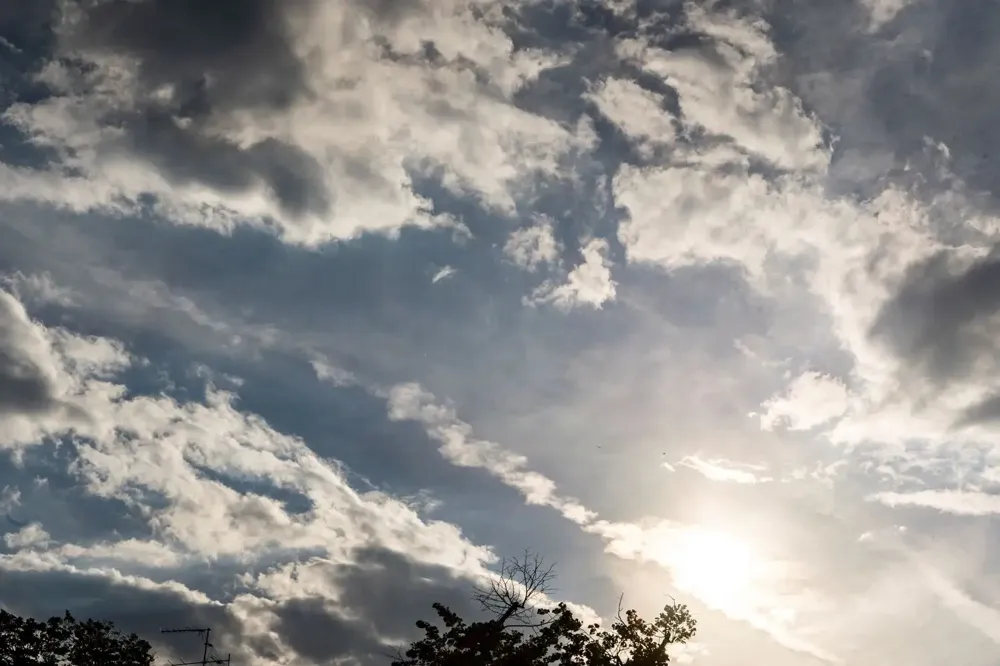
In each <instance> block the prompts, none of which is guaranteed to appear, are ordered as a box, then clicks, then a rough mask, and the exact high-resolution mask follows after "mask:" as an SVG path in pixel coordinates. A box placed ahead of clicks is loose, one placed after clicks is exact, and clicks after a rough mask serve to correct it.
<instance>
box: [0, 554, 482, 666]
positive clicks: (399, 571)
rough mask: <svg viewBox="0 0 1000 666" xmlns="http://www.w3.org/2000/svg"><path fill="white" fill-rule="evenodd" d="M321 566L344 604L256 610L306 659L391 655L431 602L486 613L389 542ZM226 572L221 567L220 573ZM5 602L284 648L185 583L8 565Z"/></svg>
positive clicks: (316, 602)
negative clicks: (145, 582)
mask: <svg viewBox="0 0 1000 666" xmlns="http://www.w3.org/2000/svg"><path fill="white" fill-rule="evenodd" d="M302 566H310V567H322V568H323V569H324V570H325V572H324V573H325V574H326V576H327V578H328V579H329V581H330V583H331V584H332V585H333V586H335V587H336V588H338V589H339V590H340V591H341V592H340V596H339V598H338V601H337V602H336V603H333V602H332V601H331V600H330V599H326V598H321V597H294V598H289V599H285V600H279V601H278V603H276V604H261V605H260V606H259V607H256V608H253V607H251V609H250V610H249V612H250V613H251V614H254V613H263V614H268V615H270V616H271V624H272V626H273V629H274V630H275V631H276V632H277V633H278V635H279V636H281V638H282V640H283V641H284V642H285V644H286V645H287V646H288V647H289V648H290V649H291V650H293V651H294V653H295V654H296V655H298V657H300V658H304V659H307V660H309V661H312V662H314V663H329V662H330V661H331V660H335V659H338V658H344V657H351V658H353V659H354V660H356V662H355V663H359V664H366V665H367V664H372V665H374V664H382V663H386V662H387V658H386V656H385V655H386V654H388V653H389V651H390V650H389V648H388V647H387V646H386V645H385V643H384V642H383V641H384V640H386V639H393V640H398V639H404V640H410V639H412V638H415V637H416V636H417V634H418V633H419V631H418V630H417V629H416V627H415V623H416V621H417V620H418V619H434V611H433V609H432V608H431V604H433V603H434V602H441V603H444V604H445V605H447V606H449V607H451V608H452V609H453V610H455V611H456V612H458V613H459V614H461V615H463V616H465V617H478V615H477V611H476V609H475V608H474V607H473V606H472V603H471V601H470V592H471V588H470V584H469V582H468V581H465V580H460V579H456V578H455V577H454V576H453V575H452V574H451V573H450V572H448V571H447V570H445V569H442V568H440V567H434V566H429V565H423V564H419V563H415V562H413V561H410V560H408V559H407V558H406V557H405V556H404V555H401V554H399V553H394V552H390V551H386V550H382V549H377V548H373V549H365V550H363V551H361V552H359V553H358V554H357V558H356V561H355V563H354V564H351V565H344V566H332V565H329V564H327V563H323V562H316V563H303V564H302ZM220 573H221V572H217V575H218V574H220ZM0 588H2V590H3V603H4V605H5V606H6V607H7V608H9V609H11V610H12V611H13V612H15V613H19V614H23V615H29V616H33V617H37V618H46V617H49V616H51V615H58V614H62V612H63V611H65V610H69V611H70V612H71V613H73V614H74V615H76V616H77V617H83V618H94V619H101V620H109V621H112V622H114V623H115V624H116V625H117V626H118V627H119V628H120V629H122V630H124V631H126V632H132V631H134V632H136V633H137V634H139V635H140V636H141V637H143V638H145V639H147V640H149V641H150V642H151V643H153V644H154V645H157V646H159V647H160V649H163V648H164V647H165V648H167V649H169V650H171V651H173V652H174V654H176V655H178V656H181V657H183V656H185V655H187V654H192V653H193V652H194V651H196V648H197V645H198V640H197V638H193V637H190V636H184V635H173V636H163V635H161V633H160V631H161V630H162V629H170V628H179V627H211V629H212V635H213V638H214V640H213V644H214V645H215V649H216V651H217V652H220V653H222V654H223V655H225V653H227V652H232V653H233V657H234V659H239V660H242V661H243V663H246V660H247V659H249V658H252V657H254V656H257V657H262V658H269V657H270V658H276V657H278V656H280V654H281V650H280V648H279V646H278V645H276V644H275V643H274V642H273V641H272V639H270V638H269V637H268V636H267V635H266V634H261V633H257V632H250V631H248V630H247V629H246V628H245V627H244V624H243V622H242V620H241V619H240V613H242V612H244V611H243V610H240V611H239V612H236V611H235V610H234V608H233V607H231V606H227V605H225V604H208V603H204V602H201V601H198V600H196V599H194V598H193V597H190V596H188V595H186V594H184V593H182V592H180V591H179V590H177V589H171V588H156V587H151V586H139V585H136V584H134V583H130V582H129V581H127V580H121V579H115V578H113V577H109V576H102V575H94V574H85V573H80V572H68V571H5V570H2V569H0Z"/></svg>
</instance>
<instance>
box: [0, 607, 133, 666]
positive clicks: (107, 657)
mask: <svg viewBox="0 0 1000 666" xmlns="http://www.w3.org/2000/svg"><path fill="white" fill-rule="evenodd" d="M152 663H153V653H152V647H151V646H150V644H149V643H147V642H146V641H144V640H142V639H141V638H139V637H138V636H136V635H135V634H130V635H128V636H126V635H124V634H122V633H121V632H120V631H118V630H117V629H115V627H114V625H112V624H111V623H110V622H97V621H94V620H85V621H81V620H77V619H76V618H74V617H73V616H72V615H70V614H69V612H68V611H67V613H66V614H65V615H64V616H62V617H53V618H50V619H49V620H48V621H47V622H40V621H38V620H33V619H31V618H24V617H19V616H17V615H14V614H12V613H8V612H7V611H4V610H0V666H24V665H26V664H31V665H32V666H35V665H38V666H151V664H152Z"/></svg>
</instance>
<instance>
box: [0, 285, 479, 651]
mask: <svg viewBox="0 0 1000 666" xmlns="http://www.w3.org/2000/svg"><path fill="white" fill-rule="evenodd" d="M2 296H3V303H4V305H5V308H6V309H5V312H7V313H8V314H7V316H8V319H9V321H8V322H7V329H8V330H9V331H15V332H16V335H14V334H8V336H7V337H8V339H12V340H13V341H15V342H16V344H7V343H5V350H6V354H7V357H8V358H9V359H10V361H9V363H11V364H14V363H16V364H17V365H15V366H14V367H22V366H23V365H24V358H35V359H36V360H37V361H38V363H39V364H44V365H43V367H46V368H48V369H49V371H50V372H51V376H50V377H49V378H48V379H49V381H48V383H46V384H45V386H47V387H68V388H69V389H71V390H66V391H62V392H61V391H59V390H58V388H50V389H48V390H47V392H45V393H44V394H42V395H45V396H50V397H49V398H48V399H47V401H41V400H39V401H36V402H39V403H40V406H38V407H36V405H35V403H32V404H31V405H27V406H25V405H24V404H22V403H20V402H15V403H8V405H7V407H8V409H14V408H16V409H18V410H20V412H21V415H20V416H18V418H26V417H25V416H24V414H26V413H28V412H29V411H30V412H31V414H32V415H33V414H34V413H36V412H37V411H38V410H39V409H41V408H42V407H50V408H51V405H52V404H54V403H55V401H56V400H57V398H56V397H51V396H58V399H61V400H63V401H66V402H67V403H69V404H72V405H73V406H74V407H75V408H76V409H77V410H78V411H80V412H82V413H84V414H85V417H86V418H82V419H78V420H68V419H67V418H65V417H64V416H63V417H60V414H58V413H55V414H53V415H52V416H50V417H45V418H38V419H35V420H33V421H31V422H30V423H31V425H32V426H33V429H18V428H13V429H11V428H10V427H7V428H6V429H5V437H6V438H7V439H8V440H11V441H7V442H6V443H7V444H8V445H19V446H22V447H25V446H28V447H33V448H32V449H30V450H32V451H34V450H35V449H37V448H38V447H41V446H42V444H41V443H40V441H41V439H42V437H43V435H44V436H45V437H46V438H54V439H61V438H65V437H68V436H72V437H73V442H74V446H73V448H72V451H71V453H70V455H69V457H68V458H62V459H60V458H58V457H48V456H46V457H44V459H45V460H46V463H47V465H49V476H50V477H51V478H53V479H58V478H60V477H59V475H68V477H69V478H70V479H72V487H73V488H75V492H77V493H80V494H81V499H79V500H77V501H78V502H83V501H88V502H95V501H96V502H99V503H104V507H105V511H107V507H108V506H117V507H126V508H127V513H129V514H131V518H132V520H133V521H136V522H133V523H132V527H131V528H130V529H129V530H126V531H124V532H122V531H119V528H121V527H123V525H121V524H119V525H118V526H117V527H116V528H115V529H107V528H104V529H100V528H99V527H98V524H92V525H91V524H89V523H87V524H83V525H81V524H75V525H69V524H67V523H66V522H65V521H62V520H60V519H58V518H57V516H44V517H41V518H39V519H37V520H35V521H34V522H32V523H31V524H30V525H27V526H24V527H22V528H20V529H19V530H17V531H15V532H8V534H6V536H5V537H4V540H3V544H4V545H5V546H6V548H7V549H8V551H7V552H6V553H0V576H2V577H3V578H4V580H5V582H4V590H5V602H6V603H7V604H8V605H9V607H11V608H14V609H15V610H17V611H19V612H31V613H36V614H40V613H50V612H60V609H58V608H51V604H52V601H51V600H55V599H58V601H56V602H55V603H58V604H64V605H65V606H66V607H71V608H72V609H73V610H74V612H79V613H91V614H95V616H98V617H113V618H116V619H120V620H121V623H122V625H123V626H124V627H126V628H136V627H137V628H141V629H142V630H143V632H144V634H152V633H155V630H156V629H158V628H159V627H155V628H154V627H150V626H142V622H143V619H142V618H143V617H150V616H152V614H155V613H157V612H159V613H161V614H163V615H161V616H160V620H161V621H163V620H164V618H170V621H171V622H174V623H175V624H186V623H188V622H189V621H190V619H191V618H192V617H194V615H195V614H196V613H197V612H198V611H197V610H196V608H195V606H198V607H205V608H210V609H216V610H213V611H212V613H214V614H215V617H214V619H213V620H212V622H213V623H216V624H215V625H213V626H217V627H218V629H219V630H220V632H221V635H222V636H225V637H226V639H225V640H229V641H233V642H234V643H235V647H237V648H238V649H239V650H250V651H258V655H259V656H261V657H265V656H267V654H270V655H271V656H270V657H268V658H278V655H282V654H284V655H285V657H288V656H289V655H294V654H301V655H307V656H308V655H313V656H316V655H324V658H327V657H330V656H333V655H335V654H339V653H338V652H337V651H338V650H349V649H350V648H351V647H352V646H353V647H357V648H358V649H359V650H361V647H362V646H367V648H365V649H366V650H368V651H369V652H370V651H371V650H373V649H374V648H375V647H376V646H381V645H384V642H385V640H387V639H392V640H400V639H403V638H405V637H406V636H409V635H410V631H409V629H408V628H409V626H410V623H411V622H412V621H413V619H414V617H416V616H417V615H419V613H418V611H417V606H418V605H429V603H430V602H431V601H432V600H436V599H439V598H441V597H440V596H439V595H440V594H442V590H443V589H450V590H451V593H450V594H451V597H450V598H455V597H457V596H458V595H460V593H461V591H465V590H467V589H468V586H469V585H470V584H471V582H472V581H474V580H476V579H477V578H478V577H480V576H483V575H487V569H486V566H487V565H488V564H489V563H490V562H492V560H493V556H492V553H491V552H490V550H489V549H487V548H484V547H481V546H477V545H474V544H472V543H471V542H469V541H468V540H466V539H465V538H464V537H463V535H462V533H461V531H460V530H459V529H458V528H456V527H455V526H454V525H450V524H448V523H444V522H441V521H433V520H425V519H423V518H422V517H420V516H419V515H418V514H417V513H416V512H415V511H414V510H413V509H412V508H410V507H409V506H407V505H406V504H405V503H403V502H401V501H399V500H396V499H393V498H391V497H389V496H387V495H385V494H384V493H380V492H378V491H374V490H372V491H368V492H364V493H362V492H358V491H355V490H354V489H353V488H351V487H350V485H349V484H348V483H347V481H346V479H345V476H344V474H345V472H344V470H343V469H341V468H340V467H338V466H337V465H336V464H334V463H332V462H329V461H326V460H323V459H322V458H320V457H319V456H317V455H316V454H315V453H314V452H312V451H311V450H310V449H309V448H308V446H307V445H306V444H305V443H304V442H303V441H302V440H299V439H297V438H295V437H291V436H288V435H284V434H282V433H280V432H278V431H276V430H274V429H273V428H271V427H270V426H269V425H268V424H267V423H266V422H265V421H264V420H263V419H261V418H260V417H259V416H256V415H253V414H247V413H243V412H240V411H238V410H237V409H236V407H235V406H234V402H235V396H234V395H232V394H229V393H226V392H224V391H220V390H218V389H215V388H214V387H212V386H210V385H209V386H208V387H207V389H206V392H205V396H204V401H203V402H198V401H177V400H175V399H173V398H170V397H167V396H165V395H152V396H141V395H128V394H127V392H126V391H125V389H124V386H122V385H118V384H115V383H114V382H115V380H116V379H117V377H118V376H119V374H120V373H121V372H122V371H124V370H125V369H127V368H129V367H130V363H133V361H132V359H128V358H127V357H125V356H123V355H122V353H121V352H120V351H119V347H118V345H117V343H115V342H113V341H109V340H103V339H97V338H92V339H87V338H80V337H74V336H73V335H71V334H69V333H67V332H65V331H60V330H57V329H48V328H46V327H44V326H43V325H41V324H39V323H37V322H33V321H31V320H29V319H28V318H27V317H26V316H25V315H24V310H23V307H21V305H20V304H19V303H18V302H17V301H16V299H14V298H13V296H11V295H9V294H6V293H4V294H2ZM24 339H27V340H29V341H30V343H31V344H27V343H25V342H24ZM22 357H23V358H22ZM32 367H34V366H32ZM131 367H132V368H133V369H135V366H134V365H132V366H131ZM29 408H30V409H29ZM52 409H53V410H54V408H52ZM16 423H17V422H15V425H16ZM31 455H32V456H33V457H31V458H30V460H31V461H35V462H34V463H32V464H37V461H38V460H39V457H38V456H39V455H44V454H43V452H42V451H41V450H38V451H37V452H35V453H32V454H31ZM45 486H46V484H44V483H43V484H42V485H40V486H39V485H37V484H36V487H35V488H34V489H33V490H31V494H32V501H31V505H30V506H29V508H31V509H33V512H37V511H39V510H40V509H41V508H42V503H43V502H42V500H41V499H40V497H39V496H40V495H44V494H45V493H46V490H45ZM14 492H17V491H14ZM120 510H121V509H119V511H120ZM98 515H99V514H98ZM88 528H89V529H88ZM133 530H135V531H133ZM421 544H422V545H421ZM380 553H381V554H380ZM376 555H377V557H376ZM303 561H312V562H316V563H317V564H316V566H317V567H319V569H320V570H321V571H325V572H326V573H323V574H322V575H323V576H327V577H329V578H328V582H327V583H326V586H325V587H321V588H319V589H316V588H312V589H311V590H310V588H308V587H306V584H307V582H308V581H307V580H306V579H305V578H303V579H301V580H300V579H299V578H298V577H297V576H295V575H293V573H292V572H293V569H294V567H295V566H297V564H296V563H299V562H303ZM364 562H367V564H362V563H364ZM377 562H381V563H382V564H381V565H380V568H377V569H371V568H370V567H373V566H375V565H376V563H377ZM206 566H208V567H220V568H221V569H226V568H229V567H235V571H236V572H243V573H247V574H248V575H249V572H253V571H254V570H256V571H258V572H261V575H260V576H254V575H250V577H249V578H247V579H245V580H244V582H242V583H240V582H238V580H239V579H238V578H228V580H233V581H237V582H235V586H236V590H237V592H238V594H236V596H232V592H230V593H229V594H228V595H227V594H225V593H224V592H223V590H224V588H225V587H226V586H228V584H226V585H223V581H224V580H227V577H226V576H225V575H223V576H222V578H219V577H218V575H211V576H210V577H209V578H208V580H211V581H214V582H213V583H211V584H210V585H208V586H205V587H202V586H190V584H184V583H181V582H179V580H181V579H185V578H186V577H187V576H189V575H190V572H191V571H192V570H198V569H202V568H204V567H206ZM352 567H354V569H352ZM366 567H367V568H366ZM391 569H398V570H399V571H400V573H399V574H398V576H396V577H395V578H392V577H390V576H389V575H388V573H389V572H390V571H391ZM354 570H357V571H358V572H359V573H357V574H355V573H350V572H351V571H354ZM282 571H283V572H285V573H284V574H282V573H281V572H282ZM428 571H434V572H435V573H434V574H433V575H434V576H435V577H436V580H439V581H440V584H438V583H431V582H427V580H428V579H427V576H428V575H429V574H428V573H427V572H428ZM185 572H187V573H185ZM267 572H270V573H267ZM361 574H364V575H370V576H373V577H374V578H376V579H378V580H381V581H383V582H385V583H386V584H388V582H389V581H390V580H395V582H394V583H393V584H392V586H391V588H390V589H392V590H393V591H398V590H399V589H401V587H400V586H401V585H402V584H403V582H402V581H403V579H404V578H405V577H406V576H408V575H411V574H412V575H413V576H414V580H413V584H414V585H416V586H417V588H420V590H423V592H419V593H418V592H417V591H416V589H414V590H413V591H412V592H413V593H412V594H411V595H410V598H411V599H412V604H413V605H412V606H408V607H407V609H406V610H407V612H408V613H413V614H414V615H413V617H411V616H410V615H406V616H401V615H391V614H390V615H388V616H387V617H381V618H380V617H376V616H365V619H359V618H357V617H354V618H351V617H348V616H345V615H344V612H345V610H344V609H345V606H344V605H343V604H344V603H346V602H347V601H348V600H350V603H351V604H352V605H351V606H348V607H347V608H354V609H355V610H356V612H364V613H368V612H372V611H373V610H374V605H373V603H367V601H366V599H367V597H364V595H361V596H359V595H358V593H357V592H354V593H350V592H349V591H348V590H349V589H351V588H349V587H345V585H346V583H345V584H344V585H339V586H338V583H337V581H338V580H340V579H341V578H344V579H345V580H348V581H350V580H353V579H352V578H351V577H352V576H355V575H361ZM241 575H242V574H241ZM282 575H284V576H286V578H285V580H284V582H283V583H282V586H278V584H277V581H278V578H276V577H278V576H282ZM268 576H270V577H268ZM59 578H62V579H64V580H66V581H69V582H65V583H62V584H61V587H60V588H59V589H61V592H62V593H61V596H60V595H54V594H48V595H42V596H40V597H35V598H32V597H31V596H27V595H24V594H22V592H21V590H22V588H21V587H19V586H18V585H19V582H18V581H24V582H25V584H26V585H28V586H29V587H35V588H38V587H39V586H42V585H48V584H55V581H56V580H57V579H59ZM31 581H33V582H31ZM421 581H422V582H421ZM78 585H95V586H97V587H102V586H103V587H104V588H105V589H106V588H107V586H112V587H114V589H115V590H117V591H116V592H115V595H116V596H117V598H118V599H119V600H121V603H120V604H119V605H117V606H115V605H110V606H101V608H97V607H96V606H94V602H93V601H87V602H86V603H84V602H83V601H77V600H74V598H73V597H72V594H71V590H72V589H73V587H74V586H78ZM220 585H222V586H223V587H222V589H220V588H219V587H218V586H220ZM358 585H360V583H358ZM357 589H358V590H360V589H364V590H366V593H367V592H368V591H371V589H372V585H371V584H364V585H360V587H358V588H357ZM202 590H204V591H202ZM425 593H426V596H421V595H423V594H425ZM144 594H145V595H153V596H157V597H161V596H162V595H167V596H172V597H173V598H174V600H175V602H176V603H175V602H170V603H168V602H167V601H166V600H164V599H160V600H159V601H157V600H154V599H147V601H148V603H149V604H150V606H149V607H148V608H147V611H146V613H145V614H139V615H137V616H129V615H128V613H127V612H126V610H127V608H129V607H130V606H132V605H134V604H136V603H139V602H138V599H140V598H141V597H142V595H144ZM178 595H179V596H178ZM389 596H391V595H390V594H389V592H388V591H387V592H386V593H384V594H383V597H382V598H383V600H384V601H387V600H388V598H389ZM84 598H85V599H92V598H93V597H84ZM109 598H110V597H109ZM125 599H130V601H127V602H126V601H124V600H125ZM337 599H339V600H340V602H341V603H340V605H339V606H336V607H335V606H334V601H335V600H337ZM46 600H48V601H46ZM369 601H370V600H369ZM177 603H180V604H181V605H182V606H184V609H181V608H179V607H177ZM366 603H367V605H366ZM46 604H49V605H46ZM81 604H82V605H81ZM171 604H173V607H174V610H169V608H170V606H171ZM421 608H422V606H421ZM386 612H387V613H388V611H386ZM309 613H311V614H312V616H314V617H315V618H316V620H315V621H316V622H317V623H319V624H317V625H316V626H327V627H330V626H337V627H340V629H339V631H340V632H341V633H340V634H339V635H341V637H342V638H343V639H344V640H343V644H333V643H330V642H329V641H328V640H327V639H328V637H327V636H325V635H324V640H325V641H326V642H325V643H322V644H321V643H316V642H313V643H311V644H306V643H304V642H303V641H306V640H308V635H304V634H301V633H296V632H290V631H287V628H288V626H289V625H288V622H297V621H302V622H305V621H306V620H305V619H304V618H305V617H306V616H307V615H308V614H309ZM268 618H272V619H268ZM277 618H284V619H277ZM296 618H298V619H296ZM390 620H391V622H390ZM387 622H389V624H387ZM392 622H395V624H392ZM261 623H263V625H261ZM323 623H326V624H323ZM331 623H333V624H331ZM337 623H339V624H337ZM268 624H275V626H278V627H283V628H284V629H283V634H282V635H281V636H277V635H275V634H269V633H268V632H267V631H261V630H259V629H254V627H255V626H257V625H261V626H266V625H268ZM162 626H163V625H162V623H161V625H160V627H162ZM331 631H332V629H331ZM316 636H318V635H316ZM262 642H263V643H266V644H267V645H269V646H270V647H267V646H265V647H261V646H260V645H261V643H262ZM255 646H257V647H255ZM234 651H235V650H234ZM268 651H270V652H268ZM362 652H364V650H361V652H359V655H360V654H361V653H362ZM265 653H267V654H265ZM272 653H273V654H272ZM283 658H284V657H283Z"/></svg>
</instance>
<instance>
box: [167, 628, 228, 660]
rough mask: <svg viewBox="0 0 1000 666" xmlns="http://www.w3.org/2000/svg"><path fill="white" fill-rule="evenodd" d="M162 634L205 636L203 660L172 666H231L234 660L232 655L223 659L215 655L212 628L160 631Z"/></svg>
mask: <svg viewBox="0 0 1000 666" xmlns="http://www.w3.org/2000/svg"><path fill="white" fill-rule="evenodd" d="M160 633H161V634H198V635H199V636H200V635H201V634H204V635H205V643H204V645H203V648H204V649H203V650H202V653H201V660H200V661H179V662H177V663H171V664H170V666H195V664H198V665H199V666H208V664H217V665H218V666H222V664H225V665H226V666H230V664H229V660H230V659H231V658H232V655H226V658H225V659H223V658H222V657H220V656H218V655H217V654H215V648H214V647H213V646H212V643H211V642H210V641H209V638H210V636H211V635H212V629H211V628H206V629H196V628H192V627H185V628H183V629H163V630H162V631H160ZM209 651H211V654H209Z"/></svg>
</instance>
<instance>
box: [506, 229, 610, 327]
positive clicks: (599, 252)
mask: <svg viewBox="0 0 1000 666" xmlns="http://www.w3.org/2000/svg"><path fill="white" fill-rule="evenodd" d="M581 253H582V255H583V260H582V261H581V262H580V263H579V264H577V265H576V267H574V268H573V269H572V270H571V271H570V272H569V273H568V274H567V275H566V281H565V282H562V283H557V282H554V281H551V280H550V281H547V282H545V283H544V284H542V285H541V286H539V287H538V288H537V289H535V291H534V292H533V293H532V294H531V296H530V297H526V298H525V302H526V303H527V304H530V305H540V304H543V303H551V304H552V305H553V306H555V307H556V308H558V309H560V310H570V309H572V308H574V307H577V306H589V307H591V308H596V309H600V308H601V306H603V305H604V303H606V302H608V301H613V300H614V299H615V295H616V293H617V288H616V283H615V281H614V280H613V279H612V277H611V267H610V265H609V261H608V243H607V241H605V240H603V239H600V238H595V239H593V240H591V241H589V242H588V243H587V244H586V245H584V246H583V248H582V249H581Z"/></svg>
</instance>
